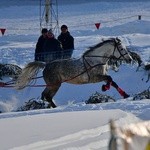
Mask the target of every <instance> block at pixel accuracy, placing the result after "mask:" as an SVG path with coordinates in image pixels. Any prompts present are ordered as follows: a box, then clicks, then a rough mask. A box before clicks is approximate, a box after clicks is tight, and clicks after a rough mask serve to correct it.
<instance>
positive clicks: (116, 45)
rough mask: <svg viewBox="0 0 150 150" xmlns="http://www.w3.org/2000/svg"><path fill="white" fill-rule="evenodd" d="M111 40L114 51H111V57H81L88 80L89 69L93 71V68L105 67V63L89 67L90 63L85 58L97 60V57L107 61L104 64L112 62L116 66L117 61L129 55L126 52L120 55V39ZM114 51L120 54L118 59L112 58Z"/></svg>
mask: <svg viewBox="0 0 150 150" xmlns="http://www.w3.org/2000/svg"><path fill="white" fill-rule="evenodd" d="M113 40H114V50H113V53H112V55H111V56H100V55H91V56H83V64H84V68H85V70H86V72H87V74H88V76H89V78H90V75H89V73H88V72H89V70H91V69H93V68H95V67H97V66H101V65H105V63H98V64H96V65H91V63H90V62H89V61H88V60H87V59H86V58H89V57H92V58H93V57H95V58H97V57H101V58H106V59H107V60H106V62H108V61H111V60H113V63H114V64H117V61H118V60H120V61H122V60H126V58H125V55H129V54H128V52H127V51H126V53H124V54H122V53H121V50H123V49H120V48H119V46H120V45H121V41H120V39H118V38H116V39H113ZM116 51H118V52H119V54H120V56H119V57H116V56H114V54H115V52H116Z"/></svg>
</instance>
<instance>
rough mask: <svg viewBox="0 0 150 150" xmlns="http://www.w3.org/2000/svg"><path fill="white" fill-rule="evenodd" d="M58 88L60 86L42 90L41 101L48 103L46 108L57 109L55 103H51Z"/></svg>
mask: <svg viewBox="0 0 150 150" xmlns="http://www.w3.org/2000/svg"><path fill="white" fill-rule="evenodd" d="M59 87H60V85H57V86H56V85H55V86H50V87H46V88H45V89H44V91H43V92H42V94H41V99H42V100H46V101H47V102H48V103H49V105H48V108H51V107H53V108H55V107H57V106H56V105H55V103H54V102H53V97H54V95H55V94H56V92H57V91H58V89H59Z"/></svg>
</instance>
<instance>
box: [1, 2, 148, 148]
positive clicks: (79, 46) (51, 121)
mask: <svg viewBox="0 0 150 150" xmlns="http://www.w3.org/2000/svg"><path fill="white" fill-rule="evenodd" d="M58 4H59V7H58V10H59V23H60V25H62V24H67V25H68V26H69V30H70V32H71V34H72V35H73V36H74V38H75V50H74V53H73V57H80V55H81V54H82V53H83V52H84V51H85V50H86V49H87V48H88V47H89V46H92V45H94V44H96V43H98V42H99V41H101V40H102V39H103V38H104V39H105V38H109V37H116V36H117V37H119V38H120V39H121V40H122V41H123V43H124V44H125V45H126V46H128V47H129V48H130V49H132V50H133V51H135V52H136V53H138V54H139V55H140V56H141V58H142V60H143V62H144V63H145V64H146V63H150V43H149V41H150V15H149V13H150V2H149V1H146V0H144V1H139V0H135V1H133V2H130V1H126V2H124V1H123V0H120V1H114V2H113V1H98V0H94V1H92V2H91V1H90V0H86V1H85V0H82V1H80V3H79V1H77V2H75V1H73V0H71V1H69V0H65V1H64V3H63V2H62V1H61V0H58ZM0 14H1V15H0V21H1V24H0V28H6V32H5V35H4V36H1V37H0V55H1V58H0V63H13V64H17V65H19V66H20V67H24V66H25V65H26V64H27V63H29V62H31V61H33V60H34V49H35V44H36V42H37V39H38V37H39V35H40V30H39V29H40V27H39V25H40V22H39V1H36V0H32V1H30V0H25V1H19V0H14V1H10V3H9V1H8V0H2V1H1V6H0ZM138 15H141V18H142V19H141V20H138ZM97 22H100V23H101V26H100V29H99V30H97V29H96V27H95V23H97ZM136 69H137V65H132V66H131V65H122V66H121V67H120V68H119V72H113V71H112V70H110V71H109V74H110V75H111V76H112V78H113V79H114V81H115V82H117V83H118V85H119V86H120V87H122V88H123V89H124V90H125V91H126V92H127V93H129V94H130V96H131V97H130V98H128V99H122V98H121V97H120V95H119V94H118V93H117V91H116V90H115V89H113V88H111V89H110V90H109V91H107V92H105V93H102V94H107V95H110V96H112V97H114V98H115V99H116V102H110V103H103V104H85V101H86V100H87V99H88V98H89V96H91V95H92V94H94V93H95V92H96V91H98V92H100V93H101V85H102V84H103V83H97V84H88V85H80V86H79V85H78V86H77V85H71V84H66V83H64V84H63V85H62V86H61V88H60V90H59V91H58V92H57V94H56V96H55V97H54V100H55V103H56V104H57V106H58V107H57V108H55V109H42V110H32V111H24V112H14V111H15V110H16V109H17V108H18V107H20V106H21V105H23V104H24V102H25V101H28V100H29V99H31V98H35V99H38V98H39V97H40V94H41V92H42V90H43V88H40V87H34V88H26V89H24V90H22V91H16V90H15V89H13V88H1V89H0V111H1V112H3V113H1V114H0V133H1V137H0V149H1V150H8V149H13V150H34V149H36V150H46V149H47V150H50V149H51V150H63V149H64V150H90V149H95V150H96V149H100V150H106V149H107V146H108V140H109V126H108V125H109V121H110V119H114V120H115V121H116V123H117V124H118V125H120V126H122V125H124V124H129V123H135V122H139V121H142V120H150V115H149V114H150V99H143V100H138V101H132V97H133V96H134V95H135V94H137V93H139V92H142V91H144V90H146V89H148V87H149V86H150V81H149V82H146V80H147V73H146V72H144V70H143V69H142V68H140V69H139V71H136ZM142 79H143V80H142ZM37 84H45V83H44V81H43V79H38V80H37Z"/></svg>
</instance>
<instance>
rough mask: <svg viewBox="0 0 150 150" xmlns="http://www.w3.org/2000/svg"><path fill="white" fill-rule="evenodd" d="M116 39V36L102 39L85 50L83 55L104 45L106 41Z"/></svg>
mask: <svg viewBox="0 0 150 150" xmlns="http://www.w3.org/2000/svg"><path fill="white" fill-rule="evenodd" d="M115 39H116V38H109V39H107V40H104V39H102V42H100V43H98V44H96V45H94V46H90V47H88V50H87V51H85V52H84V53H83V55H82V56H84V55H86V54H87V53H89V52H90V51H93V50H94V49H96V48H98V47H101V46H103V45H104V44H106V43H110V42H115Z"/></svg>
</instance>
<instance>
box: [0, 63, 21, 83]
mask: <svg viewBox="0 0 150 150" xmlns="http://www.w3.org/2000/svg"><path fill="white" fill-rule="evenodd" d="M21 72H22V68H20V67H19V66H17V65H14V64H2V63H0V80H3V77H10V78H12V79H13V80H15V79H17V78H18V76H19V75H20V74H21Z"/></svg>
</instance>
